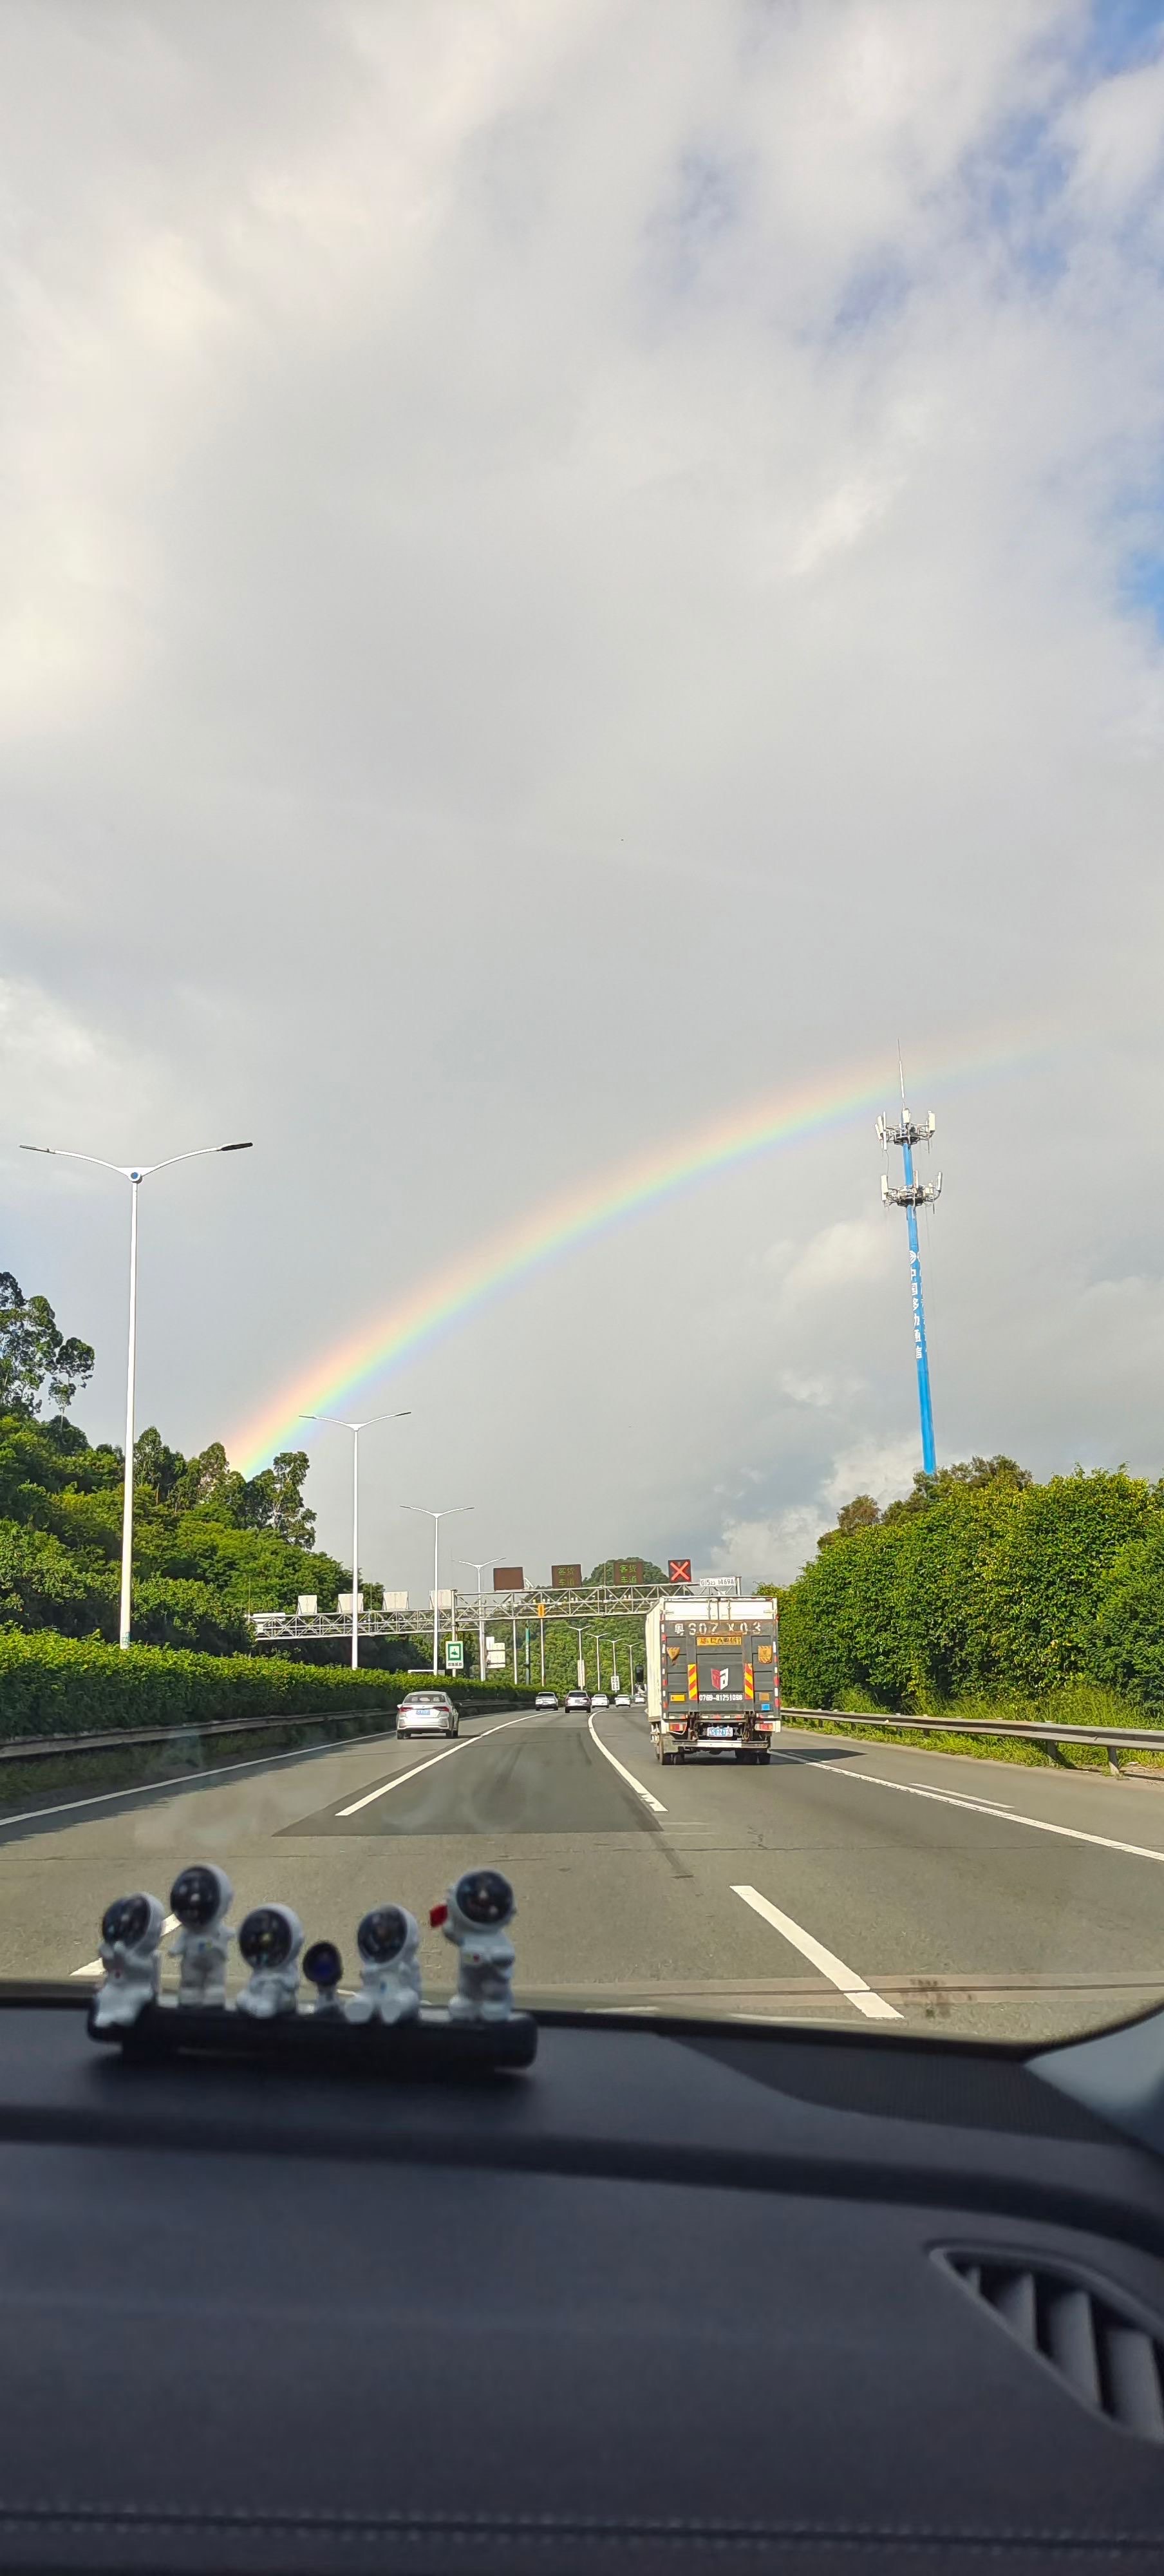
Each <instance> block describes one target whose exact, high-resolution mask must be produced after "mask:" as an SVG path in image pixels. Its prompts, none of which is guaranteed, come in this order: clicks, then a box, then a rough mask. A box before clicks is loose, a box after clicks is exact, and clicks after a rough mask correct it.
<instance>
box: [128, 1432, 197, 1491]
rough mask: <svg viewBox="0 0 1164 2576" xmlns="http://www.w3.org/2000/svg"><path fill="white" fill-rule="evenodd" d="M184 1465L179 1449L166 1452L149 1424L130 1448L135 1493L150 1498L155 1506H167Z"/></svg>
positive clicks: (161, 1441)
mask: <svg viewBox="0 0 1164 2576" xmlns="http://www.w3.org/2000/svg"><path fill="white" fill-rule="evenodd" d="M185 1466H186V1461H185V1459H184V1457H183V1456H182V1452H181V1450H180V1449H167V1447H166V1444H165V1441H164V1440H163V1438H162V1436H161V1433H160V1431H155V1429H154V1427H153V1424H152V1423H151V1425H150V1428H149V1430H148V1431H143V1432H141V1433H140V1434H139V1436H138V1438H137V1439H136V1440H135V1441H134V1444H133V1481H134V1488H135V1491H136V1492H138V1493H139V1494H140V1493H149V1494H152V1495H153V1498H154V1501H155V1503H168V1502H169V1500H170V1497H171V1495H172V1494H173V1493H174V1492H175V1490H176V1488H177V1485H178V1482H179V1479H180V1477H181V1476H182V1474H183V1473H184V1470H185Z"/></svg>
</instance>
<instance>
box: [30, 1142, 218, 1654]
mask: <svg viewBox="0 0 1164 2576" xmlns="http://www.w3.org/2000/svg"><path fill="white" fill-rule="evenodd" d="M20 1150H21V1153H22V1154H55V1155H57V1156H58V1157H59V1159H60V1160H61V1161H62V1162H67V1163H95V1164H96V1165H97V1167H98V1170H99V1171H102V1172H119V1173H120V1175H121V1178H122V1180H123V1181H128V1182H129V1184H130V1202H129V1211H130V1212H129V1355H128V1361H127V1365H126V1372H125V1485H124V1491H123V1495H122V1504H121V1604H120V1611H119V1618H118V1631H119V1633H118V1640H117V1642H118V1644H119V1645H120V1646H128V1644H129V1632H130V1625H131V1619H132V1598H133V1440H134V1400H135V1381H136V1376H137V1194H138V1191H139V1190H140V1188H141V1185H142V1182H143V1181H148V1180H149V1178H150V1176H151V1174H152V1173H154V1172H168V1171H169V1168H170V1165H171V1164H172V1163H196V1162H199V1161H200V1160H201V1158H202V1157H203V1155H205V1154H249V1153H250V1152H251V1151H252V1150H253V1148H252V1143H251V1139H250V1138H249V1137H248V1138H247V1139H246V1141H245V1142H244V1143H242V1144H238V1145H195V1146H194V1147H193V1149H192V1150H191V1152H189V1153H188V1154H167V1155H166V1157H165V1160H164V1161H163V1162H161V1163H107V1162H106V1161H105V1158H104V1156H103V1155H101V1154H78V1153H77V1152H76V1151H75V1150H74V1148H73V1147H72V1146H71V1145H22V1146H21V1148H20Z"/></svg>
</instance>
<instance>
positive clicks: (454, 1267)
mask: <svg viewBox="0 0 1164 2576" xmlns="http://www.w3.org/2000/svg"><path fill="white" fill-rule="evenodd" d="M1037 1052H1039V1049H1038V1048H1037V1047H1036V1046H1033V1045H1031V1044H1030V1043H1029V1042H1028V1043H1027V1044H1025V1045H1023V1046H1022V1048H1021V1049H1016V1047H1015V1044H1014V1040H1013V1038H1011V1039H1010V1041H1009V1042H1008V1043H1007V1044H1006V1045H1003V1044H1001V1043H1000V1042H999V1041H997V1040H995V1041H994V1042H992V1043H990V1044H989V1045H984V1044H983V1043H981V1042H980V1043H979V1044H978V1045H977V1046H976V1047H975V1048H974V1051H973V1053H972V1054H963V1055H961V1056H957V1057H955V1056H950V1057H947V1058H946V1059H945V1060H944V1061H942V1060H940V1059H939V1060H938V1061H937V1062H936V1063H935V1061H934V1059H933V1058H932V1057H931V1059H930V1069H929V1074H928V1075H927V1083H928V1081H929V1080H931V1079H932V1078H933V1076H934V1075H935V1074H936V1075H937V1076H938V1077H939V1078H944V1079H945V1080H947V1081H951V1080H952V1081H959V1080H965V1079H966V1078H968V1077H972V1076H975V1075H979V1076H981V1075H989V1074H992V1073H1002V1072H1006V1071H1009V1070H1011V1069H1012V1068H1013V1067H1014V1066H1015V1065H1016V1064H1018V1063H1020V1062H1023V1061H1029V1060H1030V1058H1031V1057H1032V1056H1033V1055H1034V1054H1036V1053H1037ZM887 1071H888V1068H887V1067H886V1065H885V1063H884V1061H883V1060H881V1059H880V1058H879V1059H878V1062H877V1064H876V1066H872V1065H870V1066H865V1067H860V1068H854V1067H849V1068H848V1070H847V1071H846V1072H844V1073H843V1074H840V1075H838V1076H836V1077H835V1078H834V1079H832V1080H830V1081H827V1082H821V1081H820V1079H819V1077H818V1078H817V1079H815V1080H813V1081H811V1082H805V1083H804V1084H802V1085H800V1086H798V1087H797V1088H795V1089H792V1090H788V1091H784V1092H782V1093H778V1094H776V1095H775V1096H771V1095H769V1096H768V1097H766V1098H764V1099H762V1100H759V1101H755V1102H753V1103H752V1105H751V1107H749V1108H747V1109H735V1110H733V1111H732V1112H731V1113H730V1114H729V1115H728V1116H727V1117H726V1118H720V1119H717V1120H715V1121H713V1122H712V1123H711V1124H710V1125H708V1126H705V1127H702V1128H699V1129H697V1130H696V1131H695V1132H694V1134H692V1135H688V1136H684V1137H683V1138H681V1139H680V1140H679V1141H677V1142H673V1143H671V1144H669V1145H665V1146H664V1147H663V1148H662V1149H660V1148H659V1147H658V1146H657V1145H656V1146H654V1147H652V1148H651V1150H650V1151H649V1152H647V1153H645V1154H640V1155H637V1156H635V1157H633V1158H632V1159H631V1160H630V1161H629V1162H625V1163H621V1164H618V1165H616V1166H615V1167H614V1169H613V1170H611V1171H607V1172H605V1173H603V1174H601V1175H600V1176H598V1177H596V1178H592V1179H590V1180H588V1181H584V1182H582V1183H581V1184H577V1183H576V1184H574V1185H573V1186H572V1187H571V1188H569V1189H567V1190H563V1191H562V1192H561V1193H560V1194H559V1195H558V1196H556V1197H554V1198H552V1199H549V1200H547V1201H545V1202H544V1203H543V1204H542V1205H541V1206H540V1207H536V1208H531V1209H530V1210H529V1211H528V1212H527V1214H526V1215H524V1216H522V1217H519V1218H518V1219H517V1221H516V1223H514V1224H510V1225H508V1226H506V1227H504V1228H503V1229H502V1230H501V1232H500V1233H497V1234H494V1235H490V1236H487V1237H486V1238H485V1240H484V1241H483V1242H479V1243H477V1244H474V1245H473V1247H472V1248H471V1250H469V1251H468V1252H464V1253H458V1254H457V1255H456V1256H455V1257H454V1258H453V1259H452V1260H451V1261H448V1262H446V1263H444V1264H443V1265H442V1267H441V1268H440V1269H438V1270H434V1271H431V1272H430V1273H429V1275H428V1277H427V1278H425V1279H422V1280H420V1281H419V1282H418V1283H417V1285H416V1286H415V1287H414V1288H411V1289H408V1290H407V1291H406V1292H405V1294H404V1295H403V1296H401V1297H399V1298H397V1299H396V1300H395V1301H394V1302H393V1303H392V1304H391V1305H390V1306H388V1307H387V1308H385V1309H384V1310H383V1311H382V1312H381V1313H380V1314H378V1315H376V1316H375V1317H374V1318H373V1319H372V1320H371V1322H366V1323H363V1324H361V1325H359V1326H358V1327H357V1329H356V1330H355V1331H354V1332H351V1333H348V1334H345V1336H344V1337H343V1339H342V1340H341V1341H338V1342H336V1343H335V1344H334V1345H333V1347H332V1348H331V1349H330V1350H329V1351H327V1352H326V1353H325V1354H324V1355H323V1357H322V1358H316V1359H313V1360H312V1361H311V1362H310V1364H309V1365H308V1366H307V1367H306V1368H303V1369H300V1370H298V1371H297V1372H296V1374H295V1375H294V1376H293V1377H292V1378H290V1379H288V1381H287V1383H286V1384H285V1385H283V1386H281V1387H280V1388H279V1390H278V1392H277V1394H275V1395H272V1396H270V1397H269V1398H268V1399H267V1401H266V1402H265V1403H264V1404H263V1405H261V1406H260V1407H259V1409H258V1411H257V1412H255V1413H253V1414H251V1415H250V1417H249V1418H248V1419H247V1420H246V1421H244V1422H240V1423H239V1424H238V1425H237V1426H236V1429H235V1432H234V1435H233V1437H232V1438H231V1439H230V1440H229V1441H228V1442H227V1452H228V1455H229V1456H230V1457H232V1458H234V1459H236V1460H237V1461H238V1463H239V1464H240V1465H241V1467H242V1469H243V1472H244V1474H245V1475H248V1476H253V1475H254V1474H255V1473H256V1471H257V1470H258V1468H259V1467H261V1466H262V1465H263V1463H264V1461H265V1460H266V1459H268V1458H269V1457H271V1456H272V1454H273V1453H274V1452H275V1451H276V1450H278V1449H281V1448H284V1447H287V1446H289V1445H290V1444H291V1443H292V1440H294V1441H295V1443H297V1444H298V1443H301V1442H302V1439H303V1427H302V1419H301V1417H302V1416H303V1415H304V1414H305V1413H333V1412H335V1411H336V1410H337V1409H338V1410H340V1411H342V1410H344V1409H345V1408H346V1407H347V1406H349V1405H350V1403H351V1400H352V1398H353V1397H354V1395H355V1394H356V1392H357V1390H358V1389H359V1388H361V1387H363V1386H364V1385H365V1384H366V1382H367V1381H368V1380H369V1379H371V1378H377V1377H381V1378H382V1377H390V1376H392V1375H393V1374H394V1373H395V1372H396V1371H397V1370H398V1369H400V1368H402V1367H403V1366H404V1364H405V1362H406V1361H408V1360H411V1359H415V1358H416V1357H417V1355H418V1354H419V1353H420V1352H421V1351H424V1350H427V1349H429V1348H430V1347H431V1345H432V1344H433V1343H434V1342H436V1341H438V1340H439V1339H440V1338H441V1336H442V1334H445V1333H450V1332H453V1331H455V1330H456V1328H457V1327H458V1326H459V1325H461V1324H464V1323H467V1322H468V1321H469V1320H470V1319H471V1318H472V1317H473V1316H474V1315H476V1314H479V1313H480V1312H481V1310H482V1309H483V1308H484V1307H486V1306H488V1305H490V1304H491V1303H492V1302H493V1301H494V1300H495V1299H497V1298H499V1297H502V1296H504V1295H506V1294H507V1292H508V1291H509V1290H510V1289H511V1288H516V1287H518V1286H520V1284H521V1283H522V1281H523V1280H525V1279H529V1278H531V1277H533V1275H534V1274H535V1273H536V1272H537V1271H539V1270H544V1269H546V1268H547V1267H548V1266H549V1264H550V1263H551V1262H554V1261H558V1260H560V1259H561V1258H562V1256H563V1254H565V1253H567V1252H570V1251H572V1250H573V1249H574V1247H575V1246H576V1245H578V1244H582V1243H589V1242H592V1241H594V1240H595V1238H596V1237H598V1236H600V1235H603V1234H606V1233H609V1232H610V1231H611V1230H612V1228H614V1227H615V1226H618V1225H622V1224H624V1223H626V1222H627V1220H628V1219H631V1218H633V1217H639V1216H645V1215H646V1214H647V1213H648V1212H649V1210H650V1209H652V1208H655V1207H658V1206H660V1205H661V1204H662V1202H663V1201H665V1200H667V1199H671V1198H675V1197H677V1196H678V1195H679V1193H680V1192H681V1191H684V1190H689V1189H693V1188H694V1187H695V1186H696V1184H697V1183H698V1182H700V1181H706V1180H711V1179H713V1178H714V1177H715V1176H716V1174H718V1173H720V1172H728V1171H731V1170H733V1169H734V1168H735V1166H736V1165H738V1164H741V1163H748V1162H752V1161H754V1160H755V1159H756V1158H757V1157H759V1156H761V1155H765V1154H771V1153H775V1152H777V1151H778V1150H779V1148H780V1147H781V1146H784V1145H794V1144H799V1143H802V1142H804V1141H805V1140H806V1139H808V1138H810V1137H812V1136H817V1135H820V1134H821V1133H822V1132H823V1131H825V1130H826V1129H828V1128H833V1127H839V1126H842V1125H844V1124H845V1122H846V1121H847V1120H849V1119H852V1118H855V1117H857V1116H859V1115H867V1114H868V1113H869V1112H870V1111H871V1110H875V1109H878V1108H884V1107H888V1106H890V1105H891V1104H892V1101H893V1097H894V1093H895V1091H896V1088H897V1086H896V1083H895V1081H894V1080H892V1078H891V1079H889V1080H887V1079H886V1075H887Z"/></svg>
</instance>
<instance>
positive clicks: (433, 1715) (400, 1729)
mask: <svg viewBox="0 0 1164 2576" xmlns="http://www.w3.org/2000/svg"><path fill="white" fill-rule="evenodd" d="M459 1722H460V1721H459V1719H458V1717H457V1712H456V1710H455V1708H454V1707H453V1703H452V1701H451V1699H450V1698H449V1694H448V1692H447V1691H442V1690H431V1691H425V1690H417V1691H409V1692H407V1694H406V1696H405V1697H404V1698H403V1699H402V1700H401V1703H400V1706H399V1708H398V1709H397V1711H396V1732H397V1734H398V1735H455V1734H456V1732H457V1728H458V1725H459Z"/></svg>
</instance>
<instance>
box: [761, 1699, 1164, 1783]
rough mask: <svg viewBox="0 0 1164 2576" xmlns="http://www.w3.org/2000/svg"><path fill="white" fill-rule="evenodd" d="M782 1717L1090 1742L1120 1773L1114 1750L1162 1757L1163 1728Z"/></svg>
mask: <svg viewBox="0 0 1164 2576" xmlns="http://www.w3.org/2000/svg"><path fill="white" fill-rule="evenodd" d="M781 1714H782V1715H783V1716H784V1717H785V1718H788V1719H792V1718H797V1717H808V1718H813V1719H816V1720H817V1721H818V1722H819V1723H820V1724H821V1725H824V1726H867V1727H872V1728H877V1729H880V1731H881V1733H882V1734H888V1735H896V1734H898V1733H900V1732H901V1730H902V1729H903V1728H908V1730H909V1732H910V1733H911V1734H919V1733H920V1734H926V1733H928V1734H932V1735H983V1736H991V1735H996V1736H999V1737H1001V1738H1002V1739H1003V1741H1004V1742H1005V1741H1006V1740H1007V1739H1009V1738H1011V1737H1014V1736H1016V1735H1017V1736H1021V1737H1022V1738H1023V1739H1024V1740H1025V1741H1026V1742H1028V1743H1034V1744H1050V1745H1055V1744H1092V1745H1094V1746H1095V1747H1096V1749H1097V1750H1102V1751H1104V1752H1106V1754H1107V1767H1108V1770H1109V1771H1112V1772H1115V1773H1116V1774H1119V1771H1120V1765H1119V1763H1118V1762H1116V1761H1113V1759H1112V1756H1113V1753H1115V1752H1120V1753H1164V1726H1152V1727H1146V1726H1051V1725H1047V1724H1046V1723H1044V1721H1043V1719H1041V1718H1038V1719H1022V1718H1016V1720H1015V1722H1014V1724H1013V1725H1012V1726H1008V1725H1005V1724H1002V1723H1000V1722H999V1721H998V1719H996V1718H981V1717H969V1718H959V1717H956V1716H949V1717H912V1716H908V1715H906V1713H905V1712H904V1711H903V1710H901V1709H898V1710H896V1711H895V1712H893V1713H892V1714H891V1715H889V1716H886V1717H866V1716H864V1715H854V1714H853V1712H852V1711H850V1710H848V1709H840V1708H790V1707H788V1706H787V1705H786V1706H785V1707H784V1709H783V1710H782V1712H781Z"/></svg>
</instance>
